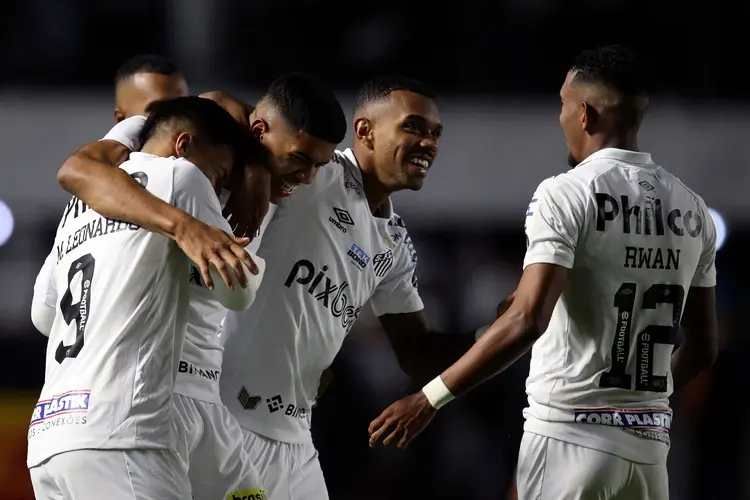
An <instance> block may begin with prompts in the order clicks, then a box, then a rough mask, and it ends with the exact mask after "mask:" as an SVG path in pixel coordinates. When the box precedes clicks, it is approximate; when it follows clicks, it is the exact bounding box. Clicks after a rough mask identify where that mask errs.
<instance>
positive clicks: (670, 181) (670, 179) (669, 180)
mask: <svg viewBox="0 0 750 500" xmlns="http://www.w3.org/2000/svg"><path fill="white" fill-rule="evenodd" d="M659 176H660V177H661V178H662V180H663V181H666V184H667V185H668V187H669V188H670V190H672V191H681V192H682V193H683V194H684V195H686V196H688V197H690V198H692V199H693V200H695V203H696V204H697V205H698V206H699V207H700V208H701V209H702V210H704V211H707V210H708V206H707V205H706V202H705V201H704V200H703V197H702V196H701V195H699V194H698V193H697V192H696V191H695V190H694V189H693V188H691V187H690V186H688V185H687V184H685V182H683V180H682V179H680V178H679V177H677V176H676V175H674V174H673V173H672V172H670V171H668V170H667V169H665V168H663V167H659Z"/></svg>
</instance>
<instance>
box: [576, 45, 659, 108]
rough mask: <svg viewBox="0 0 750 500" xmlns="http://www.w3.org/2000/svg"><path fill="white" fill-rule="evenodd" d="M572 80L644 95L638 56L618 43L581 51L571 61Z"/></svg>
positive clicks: (644, 85)
mask: <svg viewBox="0 0 750 500" xmlns="http://www.w3.org/2000/svg"><path fill="white" fill-rule="evenodd" d="M570 69H571V71H573V72H574V73H575V76H574V78H573V79H574V81H579V82H583V83H591V84H599V85H604V86H606V87H610V88H612V89H614V90H616V91H617V92H619V93H620V94H622V95H623V96H626V97H634V96H645V95H646V94H647V85H646V83H645V81H644V76H645V72H644V71H643V68H642V67H641V62H640V60H639V58H638V55H637V54H636V53H635V52H634V51H633V50H631V49H629V48H627V47H623V46H621V45H608V46H605V47H597V48H594V49H588V50H584V51H583V52H581V53H580V54H579V55H578V57H576V58H575V59H574V60H573V64H572V66H571V68H570Z"/></svg>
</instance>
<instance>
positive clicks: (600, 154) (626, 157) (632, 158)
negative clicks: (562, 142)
mask: <svg viewBox="0 0 750 500" xmlns="http://www.w3.org/2000/svg"><path fill="white" fill-rule="evenodd" d="M603 159H612V160H620V161H622V162H624V163H631V164H635V165H639V166H642V167H655V166H656V164H655V163H654V162H653V161H652V160H651V155H650V154H649V153H641V152H638V151H629V150H627V149H617V148H604V149H600V150H599V151H597V152H596V153H594V154H592V155H590V156H589V157H588V158H586V159H585V160H583V161H582V162H581V163H580V165H583V164H584V163H588V162H590V161H592V160H603Z"/></svg>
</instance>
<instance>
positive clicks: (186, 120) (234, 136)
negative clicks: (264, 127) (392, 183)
mask: <svg viewBox="0 0 750 500" xmlns="http://www.w3.org/2000/svg"><path fill="white" fill-rule="evenodd" d="M147 111H148V113H149V115H148V118H147V119H146V123H145V124H144V125H143V129H141V133H140V134H139V136H138V140H139V142H140V144H141V146H143V145H144V144H146V143H147V142H148V141H149V140H150V139H153V138H155V137H158V136H159V135H161V134H166V133H170V132H171V131H172V130H174V129H175V128H182V129H185V130H189V131H191V132H193V133H195V135H196V136H197V138H198V139H199V140H203V141H206V142H207V143H209V144H211V145H214V146H228V147H229V148H231V149H232V151H234V153H235V156H236V157H238V158H241V159H244V158H246V157H247V154H248V150H249V148H250V147H252V146H251V145H250V144H248V141H249V139H250V137H251V135H250V131H249V130H245V129H244V128H243V127H241V126H240V124H239V123H237V122H236V121H234V118H232V115H230V114H229V113H228V112H227V111H226V110H225V109H224V108H222V107H221V106H220V105H218V104H217V103H215V102H214V101H212V100H210V99H204V98H202V97H195V96H188V97H178V98H176V99H167V100H165V101H154V102H152V103H151V104H149V106H148V108H147Z"/></svg>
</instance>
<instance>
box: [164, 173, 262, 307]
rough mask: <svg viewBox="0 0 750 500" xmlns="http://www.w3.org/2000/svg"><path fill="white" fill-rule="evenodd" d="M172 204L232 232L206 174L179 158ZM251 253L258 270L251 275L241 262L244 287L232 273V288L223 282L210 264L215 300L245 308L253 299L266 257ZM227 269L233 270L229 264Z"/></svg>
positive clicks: (205, 221) (207, 222) (228, 305)
mask: <svg viewBox="0 0 750 500" xmlns="http://www.w3.org/2000/svg"><path fill="white" fill-rule="evenodd" d="M173 205H174V206H175V207H177V208H179V209H182V210H184V211H185V212H187V213H188V214H190V215H192V216H193V217H195V218H196V219H198V220H200V221H201V222H203V223H205V224H208V225H209V226H215V227H218V228H220V229H222V230H223V231H224V232H226V233H227V234H231V232H232V229H231V228H230V227H229V223H228V222H227V221H226V219H224V216H223V215H222V214H221V205H220V204H219V198H218V197H217V196H216V192H215V191H214V189H213V186H211V183H210V182H209V180H208V178H207V177H206V176H205V175H203V172H201V171H200V170H199V169H198V167H196V166H195V165H193V164H192V163H190V162H187V161H184V160H178V163H177V164H176V165H175V167H174V192H173ZM251 257H252V259H253V261H254V262H255V263H256V264H257V266H258V270H259V272H258V274H257V275H254V274H252V273H251V272H250V271H249V270H248V269H247V267H245V266H244V264H243V269H244V272H245V276H247V281H248V285H247V288H242V287H240V286H239V282H238V280H237V276H234V275H233V282H234V285H235V290H234V291H232V290H230V289H229V288H228V287H227V286H226V284H224V281H223V280H222V278H221V276H220V275H219V273H218V271H217V270H216V267H215V266H213V265H211V268H210V272H211V278H212V279H213V281H214V285H215V288H214V290H213V292H214V295H215V297H216V300H218V301H219V303H221V305H223V306H224V307H226V308H227V309H230V310H232V311H244V310H245V309H247V308H248V307H250V305H251V304H252V303H253V301H254V300H255V295H256V293H257V291H258V288H259V287H260V283H261V281H262V279H263V273H264V271H265V261H264V260H263V259H261V258H260V257H258V256H257V255H254V254H251ZM230 273H232V271H231V268H230Z"/></svg>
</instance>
